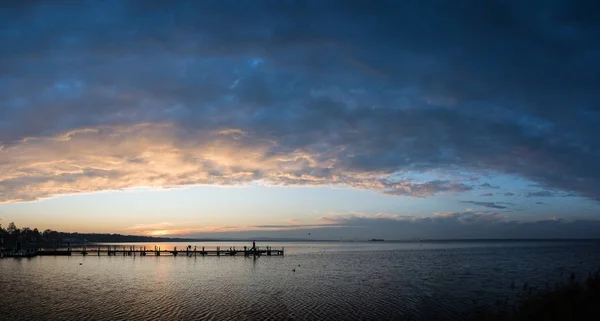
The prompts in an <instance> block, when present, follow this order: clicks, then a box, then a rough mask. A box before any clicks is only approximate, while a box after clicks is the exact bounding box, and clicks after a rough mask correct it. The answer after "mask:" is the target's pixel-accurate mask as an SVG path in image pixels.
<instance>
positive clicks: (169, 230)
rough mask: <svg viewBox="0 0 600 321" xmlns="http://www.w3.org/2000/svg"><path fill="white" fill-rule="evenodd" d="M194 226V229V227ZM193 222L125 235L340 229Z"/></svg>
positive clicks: (147, 227)
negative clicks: (209, 224) (203, 224)
mask: <svg viewBox="0 0 600 321" xmlns="http://www.w3.org/2000/svg"><path fill="white" fill-rule="evenodd" d="M194 226H196V227H194ZM197 226H198V224H196V223H193V222H186V223H169V222H162V223H155V224H140V225H134V226H131V227H127V228H125V229H124V230H125V231H126V232H127V233H133V234H137V235H152V236H157V235H203V234H212V235H215V234H225V233H237V232H268V231H294V230H306V229H320V228H342V227H345V226H343V225H339V224H285V225H250V226H200V227H197Z"/></svg>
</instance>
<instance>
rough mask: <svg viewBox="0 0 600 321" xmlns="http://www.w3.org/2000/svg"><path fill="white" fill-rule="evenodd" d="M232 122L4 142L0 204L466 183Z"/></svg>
mask: <svg viewBox="0 0 600 321" xmlns="http://www.w3.org/2000/svg"><path fill="white" fill-rule="evenodd" d="M277 147H278V143H277V142H276V141H273V140H271V139H262V138H259V137H255V136H253V135H252V134H251V133H245V132H243V131H241V130H238V129H235V128H226V129H220V130H216V131H203V130H201V129H198V130H191V129H186V130H182V129H178V128H176V127H175V126H173V125H171V124H161V123H141V124H137V125H134V126H104V127H96V128H82V129H76V130H71V131H68V132H65V133H62V134H60V135H56V136H53V137H29V138H26V139H23V140H21V141H20V142H18V143H16V144H15V145H11V146H5V147H4V148H2V149H0V159H1V160H2V161H1V162H0V204H1V203H8V202H26V201H35V200H38V199H43V198H48V197H53V196H57V195H65V194H74V193H87V192H98V191H106V190H123V189H128V188H133V187H155V188H173V187H179V186H191V185H223V186H239V185H245V184H248V183H250V182H260V183H262V184H264V185H279V186H281V185H283V186H302V185H311V186H314V185H329V186H350V187H353V188H357V189H372V190H378V191H381V192H383V193H386V194H390V195H403V196H418V197H423V196H427V195H432V194H435V193H437V192H440V191H441V192H444V191H448V192H455V191H461V190H464V189H465V187H464V185H462V184H459V183H454V182H449V181H433V182H414V181H408V180H395V181H392V180H389V179H388V178H387V177H389V174H385V173H382V172H368V171H367V172H356V171H347V170H346V169H345V168H344V167H343V166H342V165H340V163H341V161H340V157H341V156H340V154H339V153H341V152H342V151H343V147H340V148H332V149H330V150H326V151H323V152H319V153H317V152H308V151H306V150H302V149H298V150H288V151H285V152H277V153H274V152H273V150H274V149H276V148H277Z"/></svg>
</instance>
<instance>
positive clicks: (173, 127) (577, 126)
mask: <svg viewBox="0 0 600 321" xmlns="http://www.w3.org/2000/svg"><path fill="white" fill-rule="evenodd" d="M24 3H25V2H24ZM41 6H42V5H41V4H38V3H36V2H27V4H19V5H14V6H11V7H10V8H8V9H7V10H4V11H3V12H2V13H0V21H1V22H0V30H1V31H2V32H0V42H2V43H3V44H5V45H4V46H2V48H1V49H0V55H1V56H2V59H1V60H0V69H1V70H2V71H3V77H2V79H1V80H0V106H1V108H0V146H2V147H1V148H0V193H2V194H0V202H16V201H31V200H36V199H40V198H44V197H50V196H53V195H61V194H69V193H79V192H93V191H100V190H114V189H123V188H128V187H133V186H160V187H171V186H180V185H193V184H218V185H239V184H245V183H247V182H250V181H264V182H265V183H266V184H280V185H290V184H295V185H344V186H350V187H354V188H360V189H375V190H377V191H380V192H382V193H385V194H389V195H400V196H416V197H425V196H430V195H435V194H437V193H461V192H464V191H469V190H471V189H472V188H473V187H472V186H471V185H469V183H467V182H464V181H462V180H460V179H455V178H450V179H446V178H437V177H436V178H432V179H428V180H425V181H422V180H413V179H410V178H408V177H409V176H410V175H411V174H413V173H428V174H431V173H440V172H444V173H445V172H449V173H459V172H460V173H465V172H467V173H470V174H472V175H475V176H477V175H485V174H489V173H494V174H495V173H499V174H507V175H512V176H516V177H519V178H521V179H525V180H529V181H532V182H536V183H537V184H539V186H541V187H542V188H548V189H552V190H559V191H565V192H571V193H575V194H577V195H581V196H585V197H588V198H590V199H598V198H599V197H600V168H599V167H598V166H597V164H598V163H599V161H600V154H598V153H597V152H595V151H597V150H600V141H599V140H598V138H597V137H600V132H599V131H600V127H599V126H598V122H600V111H599V110H598V107H597V106H599V102H600V93H598V91H597V88H598V87H600V80H598V77H596V75H597V74H598V72H600V69H599V68H600V67H599V66H598V64H597V61H598V58H600V57H599V55H598V53H599V52H600V47H599V46H600V45H598V42H597V41H595V40H596V39H598V37H599V36H600V34H599V32H598V30H600V29H599V28H598V21H596V19H593V18H592V17H590V16H589V14H586V13H588V12H595V11H597V9H598V7H597V4H595V3H593V2H589V3H586V4H574V3H572V2H569V1H547V2H540V3H535V4H534V3H530V2H510V3H501V4H494V5H492V6H490V5H487V4H485V3H483V2H482V3H474V4H472V5H469V6H455V5H451V4H439V3H436V4H435V6H436V10H431V7H432V4H431V3H430V2H429V1H417V2H393V1H392V2H390V1H382V2H378V3H376V4H373V5H372V6H371V8H370V10H364V8H363V7H362V6H360V5H357V4H348V3H345V2H339V1H326V2H325V1H321V2H280V1H257V2H256V3H252V5H248V4H244V3H240V2H238V1H219V2H205V1H195V2H194V1H192V2H187V3H180V4H177V5H169V6H166V5H164V4H163V3H162V2H160V1H145V2H143V3H141V2H137V1H103V2H90V3H86V4H82V5H78V6H66V5H63V4H60V3H54V4H51V5H47V4H44V5H43V8H42V7H41ZM472 17H478V19H472ZM223 21H235V23H231V24H227V25H226V26H225V25H224V24H223ZM306 21H310V22H311V23H310V24H307V23H306ZM59 22H60V23H59ZM373 35H377V36H376V37H374V36H373ZM490 35H493V37H490ZM540 57H541V58H540ZM140 126H142V127H143V126H146V127H143V128H142V127H140ZM128 128H131V130H130V131H128V130H127V129H128ZM238 150H239V153H238ZM398 176H400V177H401V178H400V179H398V180H397V179H394V178H392V177H398ZM484 185H485V184H484ZM489 188H491V185H490V187H489ZM534 193H538V192H534ZM532 196H534V195H532Z"/></svg>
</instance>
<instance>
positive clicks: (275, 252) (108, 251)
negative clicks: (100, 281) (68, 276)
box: [0, 245, 284, 257]
mask: <svg viewBox="0 0 600 321" xmlns="http://www.w3.org/2000/svg"><path fill="white" fill-rule="evenodd" d="M38 255H39V256H72V255H82V256H87V255H94V256H165V255H166V256H186V257H198V256H245V257H249V256H262V255H266V256H283V255H284V248H283V247H281V248H280V249H274V248H272V247H270V246H266V247H262V248H261V247H258V246H253V247H247V246H244V247H243V248H237V247H225V248H222V247H220V246H217V247H216V248H212V249H206V248H205V247H204V246H203V247H197V246H194V247H192V246H188V247H185V249H178V248H177V247H174V248H173V249H167V250H165V249H161V247H160V246H154V247H152V248H147V247H146V246H115V245H104V246H79V247H67V248H61V249H37V250H29V251H20V252H5V253H2V255H0V256H2V257H32V256H38Z"/></svg>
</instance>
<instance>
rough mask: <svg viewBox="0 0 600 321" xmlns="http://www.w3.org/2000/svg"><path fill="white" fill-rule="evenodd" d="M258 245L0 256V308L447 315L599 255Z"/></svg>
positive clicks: (246, 316) (573, 245) (194, 315)
mask: <svg viewBox="0 0 600 321" xmlns="http://www.w3.org/2000/svg"><path fill="white" fill-rule="evenodd" d="M188 244H189V243H161V244H159V245H160V246H161V249H169V248H172V247H174V246H177V247H178V248H180V249H183V248H185V247H186V246H187V245H188ZM121 245H123V246H128V244H121ZM144 245H146V246H147V247H148V248H153V247H154V244H139V243H137V244H135V246H136V247H139V246H144ZM191 245H192V246H198V247H199V248H200V247H202V246H205V247H206V248H207V249H208V248H211V249H212V248H215V247H216V246H221V247H222V248H228V247H230V246H236V247H237V248H242V247H243V246H244V245H251V244H249V243H244V242H211V243H191ZM257 245H259V246H261V247H263V246H266V245H270V246H272V247H273V248H280V247H285V251H286V252H285V253H286V255H285V256H283V257H277V256H273V257H268V256H262V257H259V258H256V259H254V258H251V257H250V258H246V257H243V256H239V257H228V256H227V257H223V256H221V257H185V256H178V257H171V256H160V257H154V256H146V257H139V256H138V257H129V256H128V257H123V256H114V257H106V256H102V257H98V256H93V255H90V256H87V257H81V256H71V257H35V258H31V259H12V258H10V259H9V258H5V259H0V319H2V320H36V319H38V320H132V319H139V320H142V319H143V320H201V319H202V320H256V319H260V320H264V319H272V320H316V319H319V320H340V319H355V320H398V319H409V318H410V319H412V320H421V319H422V320H426V319H431V318H436V319H438V318H445V319H448V320H456V319H460V318H461V317H462V316H464V313H465V311H469V310H472V309H473V307H475V306H483V305H487V306H494V305H495V304H497V301H498V300H501V299H503V298H508V299H513V298H514V297H515V295H516V293H517V292H518V290H519V289H520V288H521V287H522V285H523V283H524V282H528V284H529V285H537V286H542V287H544V286H546V284H549V285H550V286H553V285H554V282H555V281H559V280H566V279H567V278H568V277H569V276H570V274H571V273H575V275H576V277H578V278H580V277H585V276H587V273H588V272H590V271H595V270H597V269H598V267H599V266H600V243H599V242H596V241H494V242H490V241H485V242H484V241H461V242H452V241H446V242H406V243H388V242H384V243H359V242H348V243H342V242H314V243H293V242H265V243H262V242H258V243H257ZM91 247H92V248H93V246H91ZM513 282H514V284H515V288H513V287H511V284H512V283H513Z"/></svg>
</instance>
